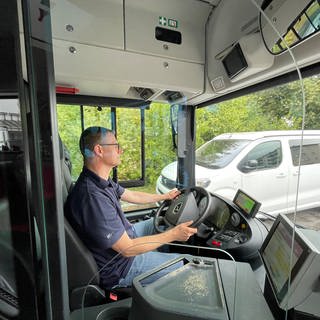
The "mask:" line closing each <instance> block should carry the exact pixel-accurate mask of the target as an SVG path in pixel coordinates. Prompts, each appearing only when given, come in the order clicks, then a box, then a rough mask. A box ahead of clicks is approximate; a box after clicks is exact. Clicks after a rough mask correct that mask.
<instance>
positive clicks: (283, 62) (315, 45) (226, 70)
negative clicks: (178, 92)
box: [189, 0, 320, 104]
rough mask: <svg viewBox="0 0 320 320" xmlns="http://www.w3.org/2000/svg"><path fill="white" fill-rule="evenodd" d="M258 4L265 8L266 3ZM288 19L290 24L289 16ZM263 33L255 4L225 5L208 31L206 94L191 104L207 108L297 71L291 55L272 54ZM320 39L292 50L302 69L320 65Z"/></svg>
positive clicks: (229, 0)
mask: <svg viewBox="0 0 320 320" xmlns="http://www.w3.org/2000/svg"><path fill="white" fill-rule="evenodd" d="M279 1H280V2H281V3H282V4H286V3H287V0H276V2H277V3H278V2H279ZM256 2H257V4H258V5H261V2H262V1H260V0H256ZM292 2H299V0H290V3H292ZM297 6H298V5H297ZM289 7H290V6H289ZM292 7H293V8H295V7H296V6H292ZM296 14H297V13H296ZM293 16H294V15H293ZM226 17H232V18H230V19H228V18H226ZM277 19H281V17H280V16H278V17H277ZM284 19H287V20H288V18H287V16H286V15H285V16H284ZM289 24H290V22H288V21H286V25H289ZM259 30H260V29H259V11H258V9H257V8H256V7H255V6H254V5H253V3H252V1H251V0H242V1H241V3H240V2H239V1H238V0H224V1H221V3H220V4H219V6H218V7H217V8H215V10H214V11H213V14H212V16H211V17H210V21H209V23H208V27H207V79H206V90H205V93H204V94H203V95H200V96H198V97H195V98H193V99H191V100H190V101H189V103H191V104H199V103H202V104H203V103H205V101H209V100H211V99H215V98H217V97H221V96H224V95H228V94H230V93H232V92H236V91H238V90H241V89H243V88H247V87H251V86H254V85H256V84H259V83H261V82H264V81H267V80H269V79H272V78H274V77H277V76H280V75H283V74H286V73H288V72H291V71H293V70H295V69H296V66H295V63H294V61H293V59H292V57H291V55H290V53H289V52H284V53H282V54H280V55H276V56H275V55H273V54H271V53H270V52H269V50H268V49H267V48H266V47H265V44H264V40H263V38H262V36H261V33H260V31H259ZM319 39H320V34H319V33H316V34H314V35H312V36H310V37H309V38H308V39H306V40H304V41H303V42H301V43H299V44H298V45H296V46H294V47H293V48H292V53H293V55H294V57H295V60H296V61H297V63H298V66H299V67H306V66H309V65H312V64H314V63H317V62H318V61H319V59H320V51H319Z"/></svg>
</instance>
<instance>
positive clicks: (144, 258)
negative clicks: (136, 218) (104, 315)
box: [118, 219, 183, 287]
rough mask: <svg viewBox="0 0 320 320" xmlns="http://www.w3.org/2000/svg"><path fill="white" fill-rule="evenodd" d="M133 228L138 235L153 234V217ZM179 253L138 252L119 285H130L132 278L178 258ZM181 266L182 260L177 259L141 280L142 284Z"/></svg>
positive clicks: (136, 224)
mask: <svg viewBox="0 0 320 320" xmlns="http://www.w3.org/2000/svg"><path fill="white" fill-rule="evenodd" d="M133 228H134V229H135V231H136V234H137V236H138V237H143V236H147V235H152V234H155V230H154V227H153V219H149V220H144V221H141V222H137V223H135V224H134V225H133ZM179 256H180V255H179V254H175V253H165V252H157V251H150V252H146V253H142V254H139V255H137V256H135V257H134V260H133V263H132V265H131V267H130V269H129V271H128V273H127V275H126V276H125V277H124V278H122V279H120V281H119V285H118V286H119V287H130V286H132V281H133V279H134V278H135V277H136V276H138V275H140V274H142V273H145V272H147V271H150V270H151V269H153V268H156V267H159V266H160V265H161V264H163V263H165V262H167V261H169V260H172V259H175V258H178V257H179ZM182 266H183V262H182V261H179V262H178V263H175V264H174V265H171V266H170V267H167V268H165V269H162V270H161V271H159V272H157V273H156V274H153V275H151V276H150V277H148V278H146V279H145V280H144V281H143V284H148V283H152V282H154V281H155V280H157V279H159V278H161V277H163V276H164V275H165V274H167V273H169V272H171V271H174V270H176V269H178V268H180V267H182Z"/></svg>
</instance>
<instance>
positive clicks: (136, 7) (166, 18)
mask: <svg viewBox="0 0 320 320" xmlns="http://www.w3.org/2000/svg"><path fill="white" fill-rule="evenodd" d="M211 9H212V5H211V4H209V3H208V2H204V1H195V0H161V1H159V0H148V1H145V0H130V1H126V2H125V35H126V40H125V41H126V50H128V51H133V52H140V53H144V54H152V55H157V56H161V57H168V58H173V59H179V60H184V61H189V62H197V63H204V60H205V45H204V44H205V24H206V21H207V19H208V16H209V14H210V12H211Z"/></svg>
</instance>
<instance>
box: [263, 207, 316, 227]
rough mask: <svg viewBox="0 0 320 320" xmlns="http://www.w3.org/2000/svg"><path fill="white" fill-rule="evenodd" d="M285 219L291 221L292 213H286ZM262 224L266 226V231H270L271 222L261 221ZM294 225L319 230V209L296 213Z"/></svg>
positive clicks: (268, 220) (269, 220)
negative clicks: (287, 218)
mask: <svg viewBox="0 0 320 320" xmlns="http://www.w3.org/2000/svg"><path fill="white" fill-rule="evenodd" d="M287 217H289V219H290V220H291V221H293V219H294V213H288V214H287ZM263 223H264V224H266V225H267V227H268V229H270V227H271V226H272V224H273V220H271V219H267V220H263ZM296 223H297V224H298V225H302V226H304V227H305V228H307V229H313V230H320V207H319V208H313V209H309V210H303V211H298V212H297V214H296Z"/></svg>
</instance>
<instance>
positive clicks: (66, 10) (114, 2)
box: [50, 0, 124, 49]
mask: <svg viewBox="0 0 320 320" xmlns="http://www.w3.org/2000/svg"><path fill="white" fill-rule="evenodd" d="M50 5H51V23H52V36H53V38H55V39H61V40H66V41H72V42H74V43H82V44H87V45H92V46H98V47H108V48H115V49H124V19H123V2H122V1H119V0H90V1H88V0H77V1H72V0H55V1H50Z"/></svg>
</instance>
